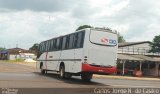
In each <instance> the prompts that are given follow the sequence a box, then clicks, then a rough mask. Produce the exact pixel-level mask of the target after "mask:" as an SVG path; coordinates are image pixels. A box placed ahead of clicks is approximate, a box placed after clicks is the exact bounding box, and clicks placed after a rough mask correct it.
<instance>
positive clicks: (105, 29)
mask: <svg viewBox="0 0 160 94" xmlns="http://www.w3.org/2000/svg"><path fill="white" fill-rule="evenodd" d="M87 30H88V31H90V30H96V31H105V32H110V33H114V34H117V31H113V30H111V29H109V28H99V27H95V28H93V27H91V28H84V29H80V30H77V31H75V32H72V33H69V34H65V35H60V36H58V37H54V38H51V39H48V40H52V39H55V38H59V37H63V36H66V35H70V34H73V33H76V32H80V31H87ZM48 40H45V41H42V42H46V41H48ZM42 42H41V43H42Z"/></svg>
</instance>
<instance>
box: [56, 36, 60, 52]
mask: <svg viewBox="0 0 160 94" xmlns="http://www.w3.org/2000/svg"><path fill="white" fill-rule="evenodd" d="M59 41H60V40H59V38H57V42H56V50H58V48H59Z"/></svg>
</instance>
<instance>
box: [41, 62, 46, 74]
mask: <svg viewBox="0 0 160 94" xmlns="http://www.w3.org/2000/svg"><path fill="white" fill-rule="evenodd" d="M40 69H41V74H43V75H44V74H45V73H46V70H44V69H43V63H41V64H40Z"/></svg>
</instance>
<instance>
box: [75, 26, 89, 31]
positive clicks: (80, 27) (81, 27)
mask: <svg viewBox="0 0 160 94" xmlns="http://www.w3.org/2000/svg"><path fill="white" fill-rule="evenodd" d="M91 27H92V26H90V25H82V26H79V27H78V28H77V29H76V31H78V30H81V29H84V28H91Z"/></svg>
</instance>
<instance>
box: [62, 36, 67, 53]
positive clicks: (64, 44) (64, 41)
mask: <svg viewBox="0 0 160 94" xmlns="http://www.w3.org/2000/svg"><path fill="white" fill-rule="evenodd" d="M66 40H67V36H64V37H63V41H62V50H64V49H66Z"/></svg>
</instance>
